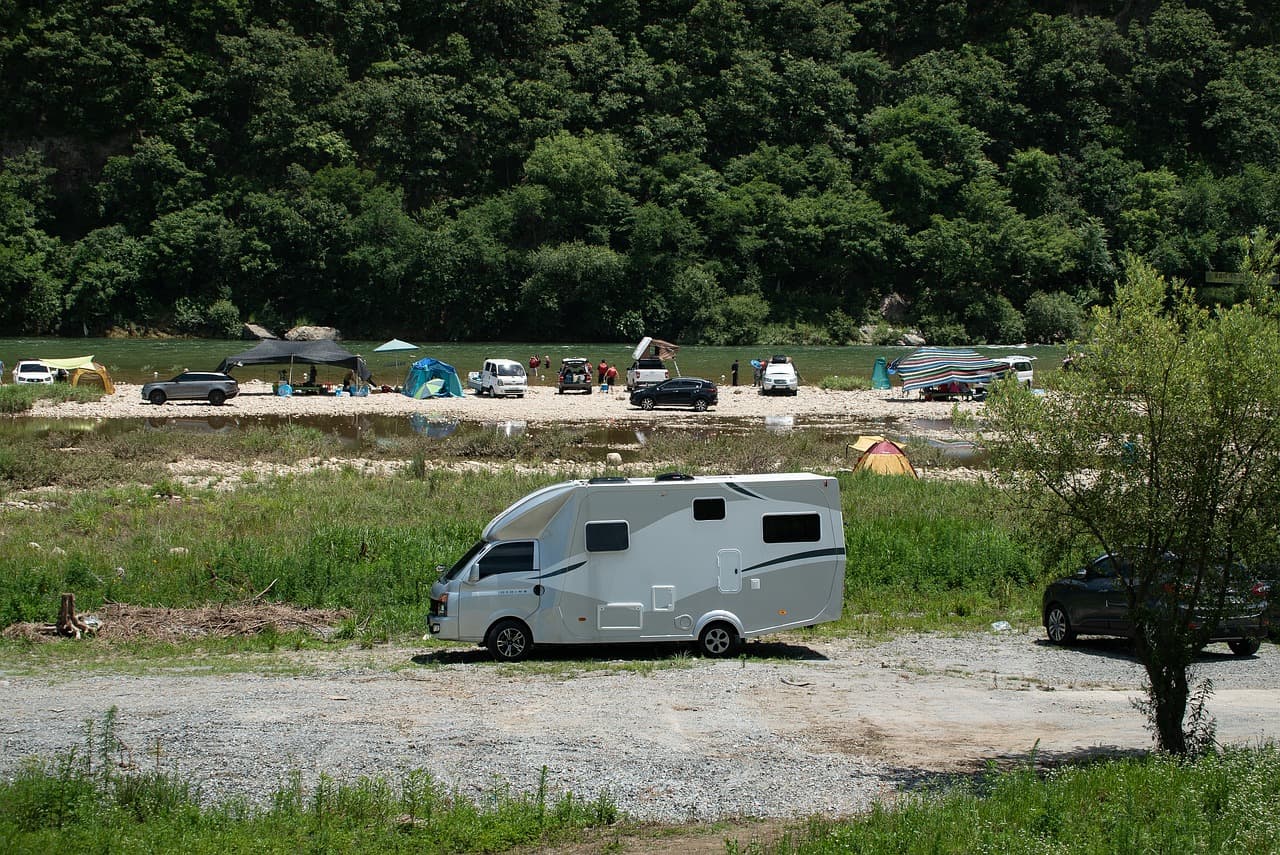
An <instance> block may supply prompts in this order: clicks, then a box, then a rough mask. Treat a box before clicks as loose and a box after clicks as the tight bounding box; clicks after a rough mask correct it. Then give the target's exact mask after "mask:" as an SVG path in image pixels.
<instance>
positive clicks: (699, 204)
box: [0, 0, 1280, 340]
mask: <svg viewBox="0 0 1280 855" xmlns="http://www.w3.org/2000/svg"><path fill="white" fill-rule="evenodd" d="M1277 32H1280V16H1277V14H1276V12H1275V10H1274V9H1272V8H1271V6H1270V5H1269V4H1267V3H1266V2H1263V0H1224V2H1208V0H1178V1H1177V2H1141V3H1126V4H1118V3H1102V2H1083V3H1082V2H1071V3H1068V2H1062V0H1053V2H1047V3H1035V4H1032V3H1029V2H1026V0H1018V2H1014V3H999V4H994V5H993V4H987V5H986V6H981V7H979V5H976V4H973V3H963V2H958V0H910V2H895V3H890V2H886V0H857V2H852V3H834V2H829V0H652V2H644V3H640V2H637V0H480V2H475V0H442V2H435V3H424V2H420V1H419V0H358V2H350V3H338V2H335V1H334V0H320V2H300V0H193V2H189V3H184V4H174V3H172V2H161V0H113V2H110V3H106V2H102V0H63V2H61V3H58V4H49V3H43V2H40V3H37V2H31V0H14V2H10V3H4V4H0V70H2V71H3V72H4V73H3V74H0V119H3V126H4V131H3V133H0V153H3V154H13V153H19V152H23V151H27V150H37V151H39V152H41V164H42V167H41V168H43V169H44V170H46V172H44V173H43V175H42V177H41V178H40V180H39V181H38V182H37V184H38V185H39V186H38V189H39V192H38V193H35V194H34V195H33V196H32V197H31V199H32V201H33V203H34V204H32V205H30V206H29V207H26V208H24V207H23V205H24V204H26V203H25V202H23V203H13V202H9V203H6V204H7V205H8V210H9V211H10V213H12V212H13V211H19V212H22V211H25V212H26V213H20V214H19V215H16V216H10V219H9V220H7V221H6V222H5V224H4V226H3V228H4V229H5V231H4V232H3V235H2V238H3V243H4V252H5V254H6V255H5V259H6V267H5V270H4V271H3V273H0V276H2V277H4V279H5V284H4V285H3V286H2V287H4V288H5V289H6V291H5V294H0V296H8V297H9V299H8V300H7V302H6V303H5V304H4V307H3V309H0V318H3V321H2V322H3V324H5V325H7V327H8V328H9V329H13V330H15V331H34V330H36V329H37V328H39V329H42V330H51V329H55V328H57V325H58V324H59V323H60V322H63V324H64V328H65V329H68V330H70V329H73V328H77V327H78V328H79V329H80V330H85V329H91V330H100V329H103V328H105V327H107V326H112V325H118V326H124V327H132V328H136V329H141V328H149V327H153V326H155V325H157V324H158V325H161V326H166V325H170V324H172V323H173V322H176V320H177V318H178V316H179V315H181V316H182V317H183V318H185V319H186V321H184V323H186V324H187V327H188V328H190V329H195V328H197V327H198V326H199V325H200V324H201V323H203V322H204V319H207V318H208V317H209V316H210V314H211V313H212V311H213V306H214V305H215V304H217V305H218V306H219V309H218V312H217V313H216V314H218V315H219V317H221V316H223V315H226V314H227V313H228V308H227V307H228V306H230V307H233V308H238V309H239V310H242V311H243V312H244V313H246V314H247V315H250V316H253V317H255V318H257V319H258V320H262V321H264V322H266V323H269V324H271V325H279V326H286V325H290V324H292V323H294V322H295V321H298V320H303V319H305V320H310V321H315V322H326V321H327V322H333V323H335V324H338V325H340V326H342V327H343V328H344V329H349V330H356V329H367V330H368V331H369V333H370V334H374V332H375V331H376V330H377V329H378V328H379V325H380V324H382V323H383V321H382V320H381V318H382V317H383V316H384V315H385V312H381V313H380V312H378V311H377V310H376V309H373V308H370V309H369V310H368V312H367V314H360V313H361V312H364V311H365V309H364V308H363V307H366V306H376V304H377V302H378V301H379V300H389V299H395V300H397V301H398V305H399V306H400V307H401V309H400V317H398V318H397V323H396V324H394V325H389V326H394V330H392V329H390V328H388V329H387V330H386V331H387V332H392V333H395V334H398V333H401V332H408V330H406V329H405V328H404V326H403V324H404V323H412V324H420V325H421V326H422V327H423V333H424V334H430V335H447V336H452V337H484V338H493V337H495V336H499V335H509V336H512V337H518V338H525V337H529V336H531V335H538V334H548V335H549V334H551V332H550V331H551V330H553V329H561V328H566V329H567V328H568V325H567V322H565V323H564V324H562V326H560V327H556V326H552V325H548V324H547V323H546V322H545V321H546V312H540V313H529V312H526V311H525V309H524V308H522V306H524V301H523V297H522V296H521V295H522V293H523V289H524V288H525V286H526V284H527V283H528V282H530V281H532V280H534V279H536V278H537V277H535V267H536V271H538V272H537V276H538V277H542V279H545V278H546V277H547V276H550V275H551V274H550V273H549V272H548V271H552V270H556V269H560V268H559V267H557V265H568V266H567V267H566V268H565V269H567V270H568V271H570V272H573V271H579V270H591V269H598V268H596V267H595V266H593V265H591V264H584V265H576V264H570V263H569V262H570V261H571V260H575V259H576V260H578V261H582V260H583V259H585V258H587V257H588V256H590V257H594V258H605V257H609V258H612V259H613V260H614V261H615V262H616V264H615V265H611V266H609V269H610V270H611V271H612V270H614V269H618V270H621V271H622V272H621V274H619V275H621V276H622V281H623V283H624V284H623V286H621V287H620V290H619V291H618V292H617V296H616V298H615V299H613V300H611V304H610V311H611V312H612V313H613V316H614V320H613V321H610V322H609V323H612V326H611V327H609V328H610V329H615V330H616V329H623V328H626V329H631V328H632V327H634V326H635V325H636V324H644V325H650V324H660V325H665V326H666V328H668V329H675V328H679V329H682V330H685V331H687V334H688V335H690V336H696V337H698V338H700V339H703V340H709V339H711V338H717V337H723V336H722V335H721V333H719V332H717V331H715V330H714V329H712V328H713V327H714V326H715V325H716V324H718V323H721V322H730V320H727V319H729V318H736V319H738V320H732V321H731V322H732V323H733V324H734V329H735V332H734V333H733V334H732V336H731V337H732V338H733V339H734V340H739V339H741V338H742V336H746V335H749V334H755V333H759V331H760V330H762V329H764V328H765V327H764V326H763V322H760V323H758V322H757V321H758V317H757V314H758V313H757V310H758V309H759V307H760V306H763V307H764V308H765V310H766V314H765V315H764V317H765V318H767V323H768V328H769V329H770V330H774V331H777V330H787V329H796V328H799V326H800V325H807V328H813V329H819V330H825V329H827V328H828V327H829V326H832V325H831V324H830V323H829V321H830V319H831V318H835V317H845V318H848V319H849V321H850V322H852V323H854V324H861V323H864V322H868V321H870V322H874V321H875V320H876V317H874V315H875V312H876V310H877V309H876V307H878V305H879V298H880V297H881V296H882V295H884V294H887V293H890V292H892V293H898V294H901V295H903V296H904V297H905V298H906V299H907V300H908V304H909V306H910V307H911V309H910V312H912V313H914V315H913V316H912V317H909V318H908V321H909V322H913V323H914V322H917V321H918V322H919V325H921V326H922V327H923V328H928V329H933V330H936V331H937V332H938V333H939V334H940V335H941V336H943V337H945V338H946V339H947V340H964V339H965V338H966V337H968V338H974V337H985V338H991V337H993V336H995V337H1001V336H1005V335H1008V334H1009V331H1010V330H1012V329H1013V328H1014V327H1015V326H1016V321H1015V317H1016V316H1017V315H1020V314H1022V313H1023V312H1024V311H1025V310H1026V309H1027V301H1028V300H1029V299H1030V296H1031V295H1032V294H1033V293H1035V292H1037V291H1042V292H1045V293H1058V292H1061V293H1065V294H1069V295H1070V296H1071V298H1072V299H1073V300H1076V301H1077V302H1080V303H1082V304H1084V303H1089V302H1092V301H1094V300H1095V299H1098V298H1103V299H1105V298H1106V296H1107V293H1108V290H1109V287H1110V283H1111V282H1112V281H1113V280H1114V278H1115V259H1116V258H1118V257H1119V256H1120V255H1121V254H1122V253H1125V252H1138V253H1143V254H1146V255H1147V256H1149V258H1150V259H1151V260H1152V261H1153V262H1154V263H1155V264H1156V265H1157V266H1158V268H1159V269H1160V270H1161V271H1162V272H1164V273H1166V274H1167V275H1169V276H1173V277H1179V278H1182V279H1186V280H1188V281H1197V282H1199V281H1200V280H1202V279H1203V272H1204V271H1205V270H1206V269H1229V267H1230V265H1231V264H1232V263H1233V261H1234V253H1235V250H1234V248H1233V247H1234V243H1233V241H1232V239H1231V236H1232V235H1236V234H1243V233H1248V232H1250V231H1252V230H1253V229H1255V228H1256V227H1258V226H1260V225H1266V226H1270V227H1272V228H1273V229H1274V228H1280V210H1278V208H1280V202H1277V201H1276V200H1277V199H1280V192H1277V191H1278V190H1280V137H1278V136H1277V132H1276V130H1275V128H1276V125H1277V124H1278V121H1277V119H1278V117H1280V85H1277V84H1278V81H1280V60H1278V59H1277V57H1278V56H1280V53H1277V50H1276V48H1275V43H1276V33H1277ZM10 172H11V173H12V170H10ZM10 179H12V175H11V176H10ZM7 192H8V193H9V197H10V198H11V199H12V198H13V196H14V191H13V190H12V185H11V184H10V185H9V190H8V191H7ZM19 195H20V194H19ZM579 247H583V248H588V249H587V250H583V251H580V250H579V249H578V248H579ZM535 261H536V264H535ZM575 275H577V274H576V273H575ZM611 275H612V274H611ZM589 280H591V277H590V276H587V277H586V279H584V280H583V281H589ZM539 281H541V280H539ZM609 281H612V280H609ZM535 290H536V289H535ZM694 294H701V295H703V297H705V298H706V299H708V300H709V301H710V304H711V305H713V306H716V307H721V308H717V309H715V312H713V313H711V314H708V312H710V311H711V310H709V309H704V308H702V307H701V306H700V305H699V304H696V303H694V302H690V300H691V299H692V298H691V297H690V296H689V295H694ZM179 297H183V298H185V300H186V302H184V303H183V305H182V307H181V308H182V311H181V312H179V311H178V308H179V307H178V306H177V303H176V301H177V300H178V299H179ZM735 297H736V298H742V299H738V300H735V301H733V305H734V306H735V307H736V308H735V309H734V311H733V312H731V313H730V314H729V315H724V314H723V312H722V307H724V306H727V305H729V303H730V298H735ZM1201 297H1202V298H1203V299H1205V300H1206V301H1208V302H1212V301H1214V300H1221V299H1234V296H1233V295H1232V294H1230V293H1228V292H1226V291H1222V292H1218V291H1215V292H1212V293H1211V292H1209V291H1207V290H1205V289H1201ZM353 302H354V303H355V304H356V305H358V306H360V307H362V308H361V309H358V310H356V311H357V314H358V316H357V317H352V309H351V305H352V303H353ZM24 307H25V308H24ZM522 313H523V314H522ZM717 313H719V314H717ZM535 314H536V315H537V319H535ZM834 327H838V328H841V329H844V328H847V327H848V324H847V323H845V322H843V321H841V322H840V323H837V324H835V325H834ZM752 330H754V331H755V333H752V332H751V331H752ZM668 335H671V333H668Z"/></svg>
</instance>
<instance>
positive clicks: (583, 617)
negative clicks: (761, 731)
mask: <svg viewBox="0 0 1280 855" xmlns="http://www.w3.org/2000/svg"><path fill="white" fill-rule="evenodd" d="M437 569H438V570H439V571H440V572H441V576H440V578H439V580H438V581H436V583H435V584H434V585H432V587H431V612H430V615H429V617H428V618H427V624H428V627H429V628H430V630H431V634H432V635H434V636H436V637H437V638H442V639H450V640H454V641H475V642H478V643H481V644H484V645H485V646H487V647H488V648H489V650H490V652H491V653H492V654H493V656H494V658H496V659H499V660H504V661H516V660H519V659H523V658H524V657H525V656H526V655H528V653H529V650H530V649H531V648H532V647H533V645H534V644H535V643H536V644H599V643H612V642H624V641H643V642H656V641H696V642H697V644H698V647H699V648H700V649H701V651H702V652H703V653H704V654H706V655H708V656H727V655H730V654H731V653H733V652H734V650H735V649H736V648H737V646H738V644H739V642H740V641H741V640H742V639H745V638H752V637H755V636H759V635H764V634H766V633H771V632H778V631H781V630H785V629H791V628H794V627H804V626H813V625H814V624H818V623H822V622H824V621H833V620H838V619H839V618H840V610H841V606H842V604H843V600H844V571H845V548H844V520H843V517H842V515H841V510H840V488H839V485H838V484H837V483H836V480H835V478H829V477H826V476H822V475H812V474H808V473H790V474H780V475H707V476H696V477H695V476H689V475H682V474H679V473H669V474H667V475H659V476H658V477H656V478H593V479H591V480H587V481H583V480H579V481H567V482H564V483H561V484H554V485H552V486H549V487H544V488H543V489H541V490H537V491H535V492H533V493H530V494H529V495H527V496H525V497H524V498H523V499H521V500H520V501H518V502H516V503H515V504H513V505H512V506H511V507H509V508H507V509H506V510H505V511H503V512H502V513H500V514H498V515H497V516H496V517H494V518H493V520H492V521H491V522H490V523H489V524H488V526H486V527H485V529H484V533H483V534H482V535H481V538H480V541H479V542H478V543H477V544H476V545H475V546H473V547H472V548H471V549H470V550H469V551H468V552H467V553H466V554H465V555H463V556H462V557H461V558H459V559H458V561H457V563H456V564H454V565H453V567H452V568H450V569H449V570H448V571H445V570H444V567H443V566H441V567H439V568H437Z"/></svg>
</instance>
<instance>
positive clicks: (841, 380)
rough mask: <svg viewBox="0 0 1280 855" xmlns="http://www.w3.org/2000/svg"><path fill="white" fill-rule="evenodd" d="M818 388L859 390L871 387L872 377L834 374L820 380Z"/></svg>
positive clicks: (845, 390) (842, 390)
mask: <svg viewBox="0 0 1280 855" xmlns="http://www.w3.org/2000/svg"><path fill="white" fill-rule="evenodd" d="M818 388H820V389H830V390H831V391H834V392H857V391H861V390H863V389H870V388H871V378H870V377H863V376H861V375H857V374H833V375H831V376H830V377H823V378H822V379H821V380H819V381H818Z"/></svg>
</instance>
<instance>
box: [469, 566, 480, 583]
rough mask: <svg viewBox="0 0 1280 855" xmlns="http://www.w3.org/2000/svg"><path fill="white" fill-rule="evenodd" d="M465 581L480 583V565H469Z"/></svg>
mask: <svg viewBox="0 0 1280 855" xmlns="http://www.w3.org/2000/svg"><path fill="white" fill-rule="evenodd" d="M467 581H468V582H479V581H480V565H479V564H472V565H471V569H470V570H468V571H467Z"/></svg>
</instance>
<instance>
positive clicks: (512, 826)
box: [0, 709, 619, 855]
mask: <svg viewBox="0 0 1280 855" xmlns="http://www.w3.org/2000/svg"><path fill="white" fill-rule="evenodd" d="M114 721H115V710H114V709H112V710H111V711H109V712H108V713H107V714H106V715H105V716H104V718H103V720H102V722H101V725H100V726H99V725H97V723H94V722H89V723H88V734H89V738H88V739H87V746H86V749H85V750H83V751H75V752H72V753H71V754H70V755H68V756H67V757H66V758H64V759H63V760H62V761H60V762H58V763H56V764H51V763H48V762H32V763H28V764H27V765H26V766H25V767H24V768H23V769H22V770H21V771H20V772H19V773H18V774H17V775H15V776H14V777H13V778H12V779H11V780H8V781H4V782H0V841H3V842H4V848H5V851H6V852H53V851H70V852H187V853H212V854H213V855H221V853H225V852H228V851H230V852H282V853H283V852H289V853H292V852H299V851H314V852H364V851H378V852H426V853H431V852H501V851H507V850H510V849H512V848H517V847H527V846H530V845H533V844H535V843H547V842H553V841H555V840H558V839H563V838H565V837H566V836H567V835H568V834H570V833H572V832H573V831H575V830H578V829H584V828H590V827H601V826H607V825H612V824H613V823H615V822H617V821H618V819H619V815H618V811H617V808H616V806H615V805H614V803H613V801H612V799H610V798H609V796H608V795H607V794H602V795H600V796H599V797H597V798H595V799H594V800H583V799H579V798H575V797H574V796H573V794H572V793H565V794H562V795H558V796H557V795H554V794H552V793H550V792H549V791H548V789H547V785H546V770H545V769H544V770H543V779H542V781H541V784H540V786H539V787H538V789H537V791H536V792H534V793H512V792H511V791H510V790H509V789H507V788H506V787H504V786H502V785H501V784H497V785H495V786H494V788H492V789H491V790H489V791H488V792H486V793H483V794H481V797H480V799H479V801H478V803H477V802H473V801H471V800H470V799H468V798H466V797H464V796H462V795H460V794H459V793H457V792H456V791H453V790H451V789H449V788H447V787H446V786H444V785H443V784H442V783H441V782H439V781H437V780H435V779H434V778H433V777H432V776H431V775H430V774H428V773H426V772H424V771H414V772H410V773H408V774H406V775H405V776H403V777H402V778H401V779H400V780H399V781H397V782H394V783H392V782H389V781H387V780H385V779H382V778H361V779H359V780H357V781H354V782H350V783H347V782H338V781H335V780H333V779H332V778H329V777H325V776H322V777H321V778H320V780H319V781H318V782H317V783H316V785H315V786H314V787H311V788H309V789H308V788H306V787H304V786H303V785H302V782H301V779H300V777H299V776H296V775H295V776H294V777H293V778H292V780H290V781H289V782H288V783H286V784H285V785H284V786H282V787H280V788H279V789H278V790H277V791H276V792H275V793H274V795H273V796H272V798H271V801H270V804H269V805H267V806H256V805H250V804H248V803H246V802H244V801H233V802H229V803H225V804H221V805H211V804H207V803H205V802H204V801H203V800H202V799H201V798H200V793H199V790H198V788H195V787H192V786H191V785H190V784H188V783H186V782H184V781H183V780H181V779H180V778H178V777H176V776H174V775H171V774H169V773H166V772H162V771H159V770H158V769H157V770H155V771H142V772H138V771H129V772H122V771H119V769H118V767H117V765H116V764H115V763H114V762H112V761H113V759H114V758H113V757H112V756H111V751H112V748H111V746H112V745H113V743H114Z"/></svg>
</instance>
